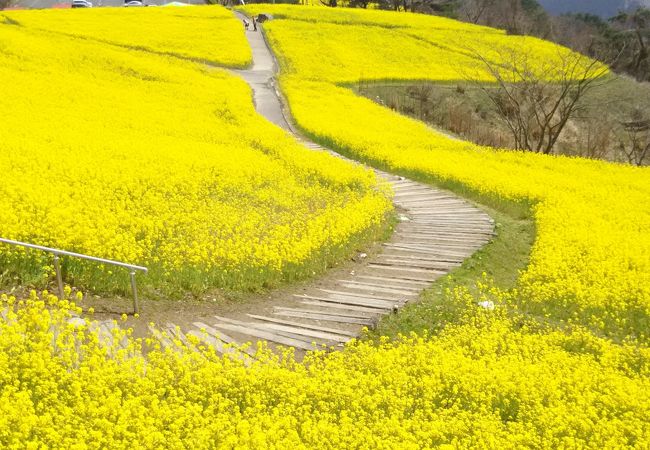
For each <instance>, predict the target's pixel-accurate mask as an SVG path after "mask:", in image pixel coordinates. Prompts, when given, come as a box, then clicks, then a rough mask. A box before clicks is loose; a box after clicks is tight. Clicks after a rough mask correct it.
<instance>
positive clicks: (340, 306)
mask: <svg viewBox="0 0 650 450" xmlns="http://www.w3.org/2000/svg"><path fill="white" fill-rule="evenodd" d="M300 303H301V304H303V305H311V306H320V307H321V308H334V309H346V310H349V311H361V312H367V313H370V314H375V315H377V316H380V315H382V314H385V313H387V312H388V310H387V309H376V308H371V307H368V306H354V305H347V304H345V303H335V302H327V301H324V300H302V301H301V302H300Z"/></svg>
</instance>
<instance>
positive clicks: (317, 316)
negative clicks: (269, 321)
mask: <svg viewBox="0 0 650 450" xmlns="http://www.w3.org/2000/svg"><path fill="white" fill-rule="evenodd" d="M275 314H277V315H279V316H285V317H300V318H303V319H312V320H321V321H324V322H338V323H351V324H357V325H367V326H370V325H373V322H372V321H370V320H364V319H357V318H352V317H342V316H333V315H330V314H321V313H314V312H309V311H299V310H295V311H289V310H280V311H277V312H276V313H275Z"/></svg>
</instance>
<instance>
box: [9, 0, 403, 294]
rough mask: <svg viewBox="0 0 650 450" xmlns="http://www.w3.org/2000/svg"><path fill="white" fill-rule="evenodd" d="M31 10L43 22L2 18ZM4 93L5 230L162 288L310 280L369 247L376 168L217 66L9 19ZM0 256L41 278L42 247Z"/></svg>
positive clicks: (89, 274) (92, 277)
mask: <svg viewBox="0 0 650 450" xmlns="http://www.w3.org/2000/svg"><path fill="white" fill-rule="evenodd" d="M193 9H194V8H192V10H193ZM213 9H214V10H217V11H222V10H223V8H205V10H209V11H211V10H213ZM124 11H125V12H123V13H122V14H123V15H124V17H126V18H129V17H130V14H131V11H128V10H124ZM58 14H61V12H60V11H57V12H56V13H55V14H53V15H52V18H51V20H52V22H53V23H54V22H56V20H57V19H58V17H59V16H58ZM111 14H113V15H115V14H116V13H114V12H112V13H111ZM157 14H158V13H157V12H156V13H153V16H152V18H150V19H149V20H151V21H153V20H154V18H155V17H158V16H157ZM197 14H198V13H197ZM68 15H69V16H70V17H76V16H77V14H76V11H68ZM103 15H104V11H100V14H98V18H96V21H97V23H101V20H100V19H101V18H102V17H103ZM24 16H28V17H38V20H39V21H44V20H45V19H44V17H47V16H48V14H47V12H28V13H26V14H25V15H24V14H23V13H22V12H19V13H15V14H13V15H12V16H11V17H12V19H14V18H15V20H17V21H21V20H23V17H24ZM87 16H88V15H87V14H85V11H84V12H82V13H81V14H80V15H79V17H82V18H84V21H82V22H81V23H82V24H83V26H90V25H88V23H92V21H90V22H86V21H85V19H86V18H87ZM88 17H89V16H88ZM161 17H164V18H165V19H164V20H162V21H161V26H160V27H159V28H160V30H159V31H160V32H161V33H163V34H164V33H166V32H169V33H170V34H169V35H168V37H169V36H171V33H172V32H173V31H174V30H175V28H174V27H170V29H169V30H168V31H165V27H164V25H165V23H167V22H166V21H171V20H172V19H170V18H169V17H168V16H161ZM189 17H192V15H190V16H189ZM67 20H69V21H71V23H72V20H73V19H70V18H68V19H67ZM178 20H179V21H180V22H181V23H182V22H183V21H184V20H187V19H186V16H181V19H178ZM220 20H221V21H224V22H225V19H220ZM230 20H231V21H233V22H235V24H236V25H238V23H237V21H236V19H235V18H234V17H231V18H230ZM202 22H203V19H202V18H199V19H197V23H198V24H199V25H200V24H201V23H202ZM25 23H27V22H25ZM147 23H150V24H151V23H152V22H147ZM152 26H153V25H152ZM176 26H178V25H176ZM100 29H101V27H100ZM68 30H70V31H71V32H73V31H74V27H72V26H68ZM238 33H239V34H243V33H242V32H241V31H238ZM182 39H183V38H179V41H178V45H180V44H181V43H182V42H183V40H182ZM187 46H188V48H191V45H189V44H187ZM249 56H250V55H249V53H245V52H244V57H245V58H248V57H249ZM230 60H232V58H231V57H230V56H226V57H225V63H227V62H228V61H230ZM0 85H2V86H3V95H2V96H0V109H1V110H2V111H3V116H4V119H3V123H2V127H0V149H1V152H0V172H1V173H3V174H5V176H4V181H3V182H2V183H1V184H0V210H2V211H4V212H5V213H3V215H2V218H0V236H3V237H7V238H11V239H17V240H22V241H27V242H32V243H38V244H41V245H46V246H52V247H56V248H61V249H66V250H70V251H77V252H80V253H85V254H90V255H94V256H99V257H105V258H110V259H117V260H120V261H127V262H131V263H136V264H142V265H147V266H149V267H150V268H151V269H152V271H151V273H150V275H148V276H147V277H146V283H147V284H149V285H151V286H155V287H156V288H160V287H163V288H164V287H168V288H169V289H170V290H178V289H181V288H182V289H191V290H193V291H199V292H200V291H201V290H203V289H206V288H208V287H214V286H221V287H228V288H236V289H247V288H259V287H260V286H263V285H265V284H267V285H268V284H274V283H277V282H278V281H279V280H282V279H295V278H296V277H301V276H305V275H312V274H313V272H315V271H321V270H323V269H324V268H325V267H326V266H327V265H328V264H330V263H332V262H333V261H335V260H336V259H338V258H341V257H342V256H343V255H345V254H346V253H349V252H350V251H352V250H353V249H354V247H355V245H357V244H358V243H359V240H363V239H371V238H373V237H374V234H375V233H376V232H379V231H380V228H381V226H382V224H383V219H384V216H385V214H386V213H387V212H388V211H389V210H390V208H391V206H390V201H389V199H388V198H387V195H386V193H385V192H384V189H383V188H381V189H378V182H377V180H376V179H375V177H374V174H372V173H371V172H369V171H367V170H365V169H361V168H359V167H354V166H352V165H351V164H349V163H346V162H343V161H340V160H337V159H336V158H332V157H330V156H328V155H326V154H319V153H316V152H310V151H308V150H306V149H305V148H303V147H301V146H299V145H298V144H296V143H295V142H294V141H293V139H292V138H290V137H289V136H287V135H286V134H285V133H284V132H283V131H281V130H280V129H278V128H276V127H275V126H273V125H271V124H270V123H268V122H266V121H265V120H264V119H262V118H261V117H259V116H258V115H257V114H256V113H255V111H254V108H253V104H252V101H251V92H250V90H249V88H248V86H247V85H246V84H245V83H244V82H243V81H241V80H239V79H237V78H236V77H234V76H232V75H229V74H227V73H226V72H224V71H223V70H217V69H208V68H206V67H205V66H202V65H199V64H194V63H190V62H185V61H183V60H179V59H178V58H172V57H165V56H159V55H156V54H151V53H150V52H147V51H136V50H133V49H125V48H122V47H120V46H113V45H108V44H105V43H102V42H97V41H95V40H93V39H80V38H75V37H69V36H68V35H61V34H59V33H53V32H50V31H42V30H41V29H34V28H31V26H29V25H21V26H17V25H15V24H9V23H8V24H2V25H0ZM0 258H1V260H2V262H3V264H2V265H3V267H5V269H6V270H9V272H12V271H14V272H16V273H18V275H20V276H22V277H25V276H26V275H25V273H31V274H32V275H30V276H32V277H36V278H39V277H47V276H49V274H50V270H51V267H50V262H49V261H50V260H49V258H50V257H49V256H47V255H44V254H41V253H37V252H29V253H25V252H21V251H17V250H16V249H15V248H12V247H7V246H4V245H3V246H1V247H0ZM65 266H66V268H67V270H68V272H69V273H68V277H67V280H70V281H71V282H74V283H77V284H80V285H82V286H88V287H90V288H95V289H97V288H99V289H104V288H111V287H112V285H111V283H113V282H114V283H122V282H123V280H124V279H125V276H126V273H123V271H119V274H121V275H123V276H122V277H121V278H120V277H119V276H114V275H111V274H108V273H107V272H106V271H107V270H109V269H104V268H103V267H102V266H99V267H94V266H91V265H89V264H85V263H80V262H79V261H76V260H70V261H66V264H65ZM105 270H106V271H105ZM119 274H118V275H119Z"/></svg>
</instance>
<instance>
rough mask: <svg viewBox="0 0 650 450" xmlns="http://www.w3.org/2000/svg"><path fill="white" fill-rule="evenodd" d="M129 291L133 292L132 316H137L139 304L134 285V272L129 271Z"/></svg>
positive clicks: (136, 289)
mask: <svg viewBox="0 0 650 450" xmlns="http://www.w3.org/2000/svg"><path fill="white" fill-rule="evenodd" d="M131 291H133V314H139V313H140V304H139V303H138V288H137V286H136V284H135V270H132V271H131Z"/></svg>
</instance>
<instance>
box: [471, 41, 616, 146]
mask: <svg viewBox="0 0 650 450" xmlns="http://www.w3.org/2000/svg"><path fill="white" fill-rule="evenodd" d="M498 53H499V56H500V57H499V58H497V60H498V62H493V61H491V60H488V59H487V58H485V57H483V56H482V55H480V54H478V53H475V56H476V58H477V59H478V60H479V61H481V62H482V63H483V66H484V68H485V69H486V70H487V72H488V73H489V74H490V75H492V77H493V78H494V80H495V83H494V84H493V85H488V84H485V83H478V82H476V81H473V80H476V79H480V78H477V77H476V74H473V75H471V76H466V79H467V81H468V82H470V83H473V84H475V85H476V86H477V87H478V88H479V89H481V90H482V91H483V92H484V93H485V95H486V96H487V97H488V98H489V99H490V101H491V104H492V105H493V109H494V111H495V112H496V113H497V116H498V117H499V118H500V119H501V120H502V121H503V122H504V123H505V125H506V126H507V128H508V130H509V131H510V133H511V135H512V137H513V140H514V143H515V148H516V149H518V150H527V151H531V152H536V153H544V154H549V153H552V152H553V149H554V147H555V144H556V142H557V140H558V138H559V137H560V134H561V133H562V130H563V129H564V127H565V126H566V124H567V122H568V121H569V120H571V119H573V118H575V117H576V116H577V115H579V114H580V113H581V112H582V111H583V110H584V109H585V107H586V105H585V104H584V103H581V101H580V100H581V99H583V97H584V96H585V94H587V93H588V92H589V91H590V90H592V89H593V88H595V87H597V86H601V85H602V84H604V83H606V82H608V80H610V79H611V78H610V77H606V76H605V75H606V74H607V73H608V70H607V67H606V66H605V65H603V64H602V63H600V62H598V61H595V60H592V59H590V58H587V57H586V56H583V55H581V54H579V53H573V52H568V51H562V52H561V51H558V54H557V56H556V58H551V59H552V60H551V61H542V60H540V58H539V56H536V57H533V56H531V55H529V54H527V53H526V52H522V51H521V50H520V49H519V50H517V51H515V50H505V51H500V52H498Z"/></svg>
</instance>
